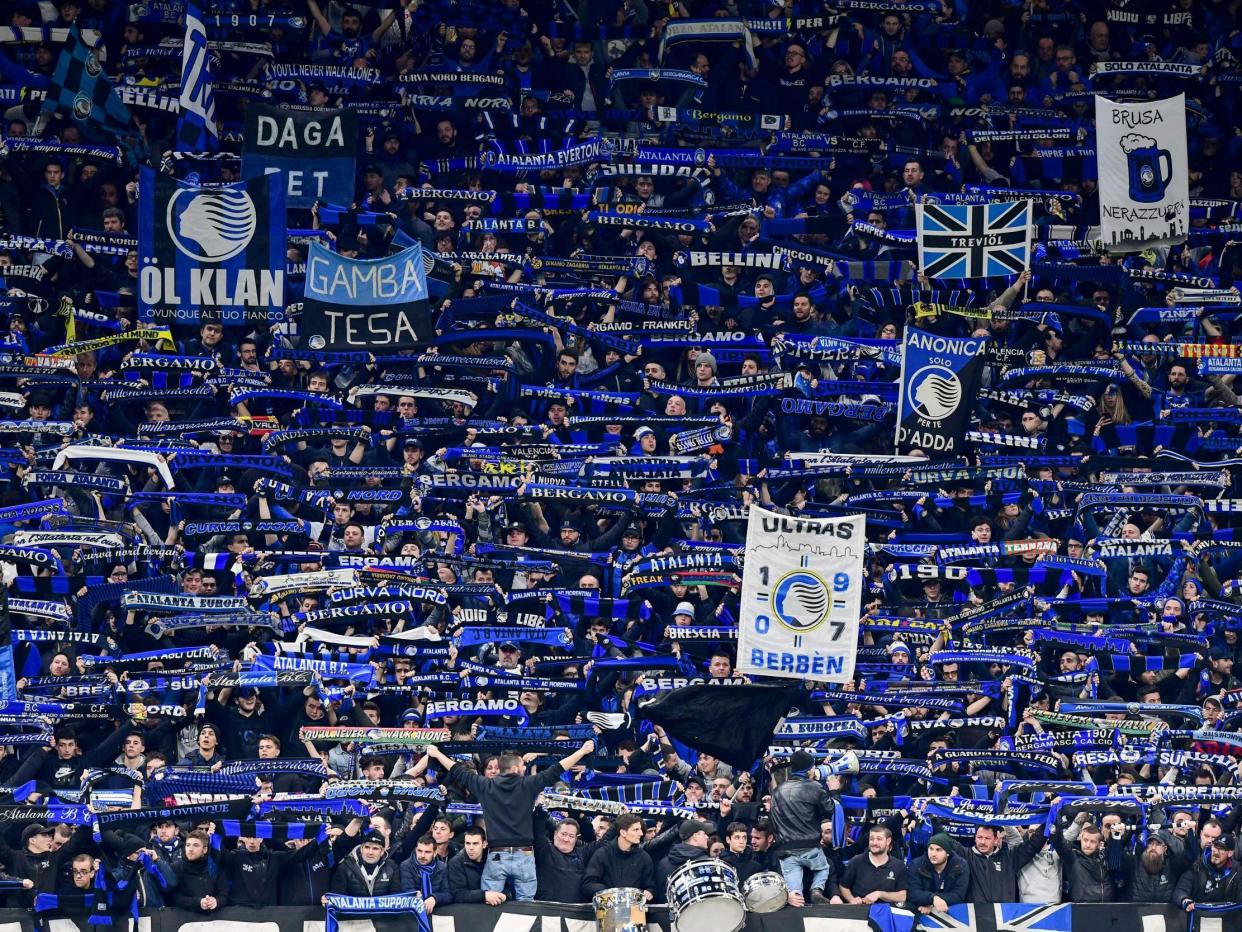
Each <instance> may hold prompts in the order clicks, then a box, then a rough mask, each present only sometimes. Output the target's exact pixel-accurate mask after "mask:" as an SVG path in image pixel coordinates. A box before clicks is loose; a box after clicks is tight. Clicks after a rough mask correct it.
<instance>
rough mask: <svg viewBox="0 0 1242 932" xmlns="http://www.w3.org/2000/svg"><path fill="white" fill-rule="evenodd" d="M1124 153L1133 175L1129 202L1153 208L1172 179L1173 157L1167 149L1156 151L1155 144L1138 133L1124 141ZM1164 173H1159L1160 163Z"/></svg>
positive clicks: (1131, 175)
mask: <svg viewBox="0 0 1242 932" xmlns="http://www.w3.org/2000/svg"><path fill="white" fill-rule="evenodd" d="M1121 151H1122V152H1124V153H1125V154H1126V167H1127V169H1128V171H1129V175H1130V200H1132V201H1138V202H1140V203H1143V204H1154V203H1156V202H1157V201H1161V200H1163V199H1164V191H1165V189H1166V188H1167V187H1168V186H1169V182H1170V181H1171V180H1172V179H1173V156H1172V155H1170V154H1169V150H1168V149H1157V148H1156V140H1154V139H1152V138H1151V137H1150V136H1143V135H1141V134H1139V133H1129V134H1127V135H1125V136H1122V137H1121ZM1162 162H1163V163H1164V166H1165V171H1164V172H1163V173H1162V172H1161V171H1160V165H1161V163H1162Z"/></svg>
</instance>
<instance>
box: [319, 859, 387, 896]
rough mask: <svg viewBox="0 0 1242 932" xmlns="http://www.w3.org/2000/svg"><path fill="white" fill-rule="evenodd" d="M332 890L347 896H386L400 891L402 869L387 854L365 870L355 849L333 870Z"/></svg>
mask: <svg viewBox="0 0 1242 932" xmlns="http://www.w3.org/2000/svg"><path fill="white" fill-rule="evenodd" d="M368 878H369V879H368ZM330 890H331V892H333V893H344V894H345V895H346V896H386V895H388V894H389V893H400V892H401V871H400V869H399V868H398V867H397V865H396V864H395V863H394V862H393V860H392V859H391V858H390V857H388V855H387V854H385V855H384V857H383V858H381V859H380V861H379V863H378V864H376V865H375V866H374V867H373V868H366V869H365V870H364V865H363V863H362V862H361V861H360V860H359V859H358V851H357V849H355V850H354V851H351V852H350V853H349V855H348V856H346V857H345V859H344V860H342V861H341V863H340V864H338V865H337V867H336V870H335V871H333V872H332V886H331V888H330Z"/></svg>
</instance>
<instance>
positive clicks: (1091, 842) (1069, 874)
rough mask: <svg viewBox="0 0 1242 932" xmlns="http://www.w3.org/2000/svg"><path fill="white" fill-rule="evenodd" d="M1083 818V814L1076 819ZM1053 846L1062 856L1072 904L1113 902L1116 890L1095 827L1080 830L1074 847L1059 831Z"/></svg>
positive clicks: (1087, 826) (1102, 840) (1085, 827)
mask: <svg viewBox="0 0 1242 932" xmlns="http://www.w3.org/2000/svg"><path fill="white" fill-rule="evenodd" d="M1086 816H1087V813H1085V812H1084V813H1081V814H1080V815H1079V818H1084V817H1086ZM1053 844H1054V845H1055V846H1056V849H1057V854H1059V855H1061V870H1062V872H1063V875H1064V877H1065V879H1066V880H1067V881H1069V888H1070V900H1071V901H1072V902H1074V903H1112V902H1114V901H1115V900H1116V898H1117V888H1116V886H1115V885H1114V884H1113V878H1112V877H1111V876H1110V875H1109V869H1108V861H1107V860H1105V858H1104V833H1103V832H1101V831H1100V828H1099V826H1098V825H1084V826H1083V827H1082V830H1081V831H1080V832H1079V833H1078V845H1077V847H1075V846H1074V844H1073V843H1072V842H1071V841H1069V840H1067V839H1066V838H1065V836H1064V835H1062V834H1061V833H1059V832H1058V833H1057V834H1056V835H1055V836H1054V837H1053Z"/></svg>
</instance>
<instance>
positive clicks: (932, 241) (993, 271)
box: [917, 201, 1032, 278]
mask: <svg viewBox="0 0 1242 932" xmlns="http://www.w3.org/2000/svg"><path fill="white" fill-rule="evenodd" d="M917 212H918V224H919V267H920V268H921V269H922V270H923V274H924V275H926V276H927V277H928V278H992V277H1000V276H1005V275H1018V274H1020V273H1021V272H1023V271H1024V270H1025V269H1026V268H1028V267H1029V266H1030V264H1031V219H1032V212H1031V202H1030V201H1013V202H1009V203H1002V204H959V205H947V204H919V205H918V208H917Z"/></svg>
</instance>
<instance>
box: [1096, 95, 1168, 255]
mask: <svg viewBox="0 0 1242 932" xmlns="http://www.w3.org/2000/svg"><path fill="white" fill-rule="evenodd" d="M1095 126H1096V146H1095V152H1096V156H1095V157H1096V165H1097V167H1098V170H1099V178H1100V240H1101V241H1102V242H1103V243H1104V247H1105V248H1106V249H1107V250H1108V251H1109V252H1118V253H1127V252H1141V251H1142V250H1144V249H1146V248H1148V247H1149V246H1160V245H1170V244H1173V243H1182V242H1185V241H1186V235H1187V228H1188V227H1189V226H1190V185H1189V181H1188V178H1189V167H1188V163H1187V160H1186V97H1185V95H1184V94H1178V95H1177V96H1176V97H1169V98H1167V99H1165V100H1149V101H1143V102H1141V103H1126V104H1121V103H1114V102H1113V101H1111V100H1109V99H1108V98H1107V97H1104V96H1102V95H1099V94H1097V95H1096V98H1095Z"/></svg>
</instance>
